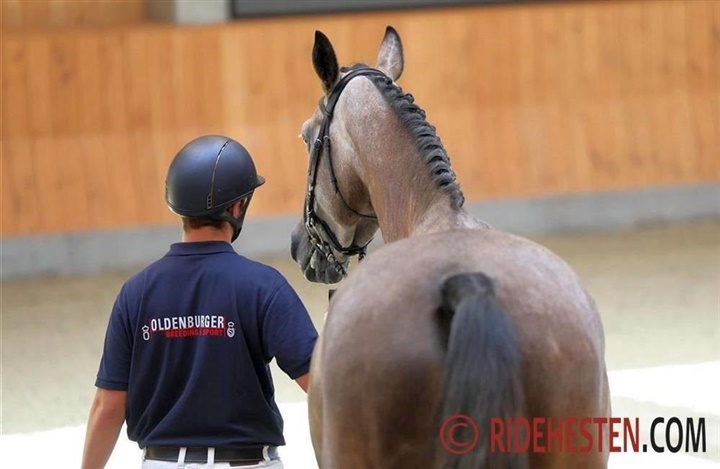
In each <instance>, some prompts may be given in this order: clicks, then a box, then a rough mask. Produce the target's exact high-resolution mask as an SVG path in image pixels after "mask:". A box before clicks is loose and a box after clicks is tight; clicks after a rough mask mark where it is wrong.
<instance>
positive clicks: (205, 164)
mask: <svg viewBox="0 0 720 469" xmlns="http://www.w3.org/2000/svg"><path fill="white" fill-rule="evenodd" d="M264 183H265V178H263V177H262V176H259V175H258V174H257V171H256V170H255V163H253V160H252V157H251V156H250V153H248V151H247V150H246V149H245V147H243V146H242V145H240V144H239V143H238V142H236V141H235V140H232V139H230V138H228V137H223V136H221V135H206V136H204V137H199V138H196V139H195V140H193V141H191V142H190V143H188V144H187V145H185V146H184V147H183V148H182V150H180V151H179V152H178V154H177V155H175V158H174V159H173V161H172V163H170V168H169V169H168V173H167V178H166V179H165V202H167V205H168V207H169V208H170V210H172V211H173V212H175V213H176V214H178V215H180V216H183V217H210V218H215V219H217V220H223V221H227V222H228V223H230V225H231V226H232V227H233V237H232V241H235V239H237V237H238V235H239V234H240V230H241V229H242V223H243V219H244V218H245V212H246V211H247V206H248V204H249V203H250V199H251V198H252V195H253V191H254V190H255V189H256V188H258V187H260V186H261V185H263V184H264ZM242 199H248V203H247V204H245V209H244V210H243V211H242V212H241V213H240V214H239V215H238V217H237V218H235V217H233V216H232V215H230V213H229V212H228V208H229V207H230V206H231V205H232V204H234V203H235V202H238V201H240V200H242Z"/></svg>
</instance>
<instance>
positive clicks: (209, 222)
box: [180, 217, 227, 232]
mask: <svg viewBox="0 0 720 469" xmlns="http://www.w3.org/2000/svg"><path fill="white" fill-rule="evenodd" d="M180 218H181V219H182V225H183V231H185V232H187V231H190V230H196V229H198V228H202V227H204V226H210V227H212V228H215V229H216V230H222V228H223V224H224V223H227V222H226V221H224V220H218V219H217V218H212V217H180Z"/></svg>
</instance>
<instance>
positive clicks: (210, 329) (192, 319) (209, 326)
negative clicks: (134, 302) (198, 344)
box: [141, 314, 235, 341]
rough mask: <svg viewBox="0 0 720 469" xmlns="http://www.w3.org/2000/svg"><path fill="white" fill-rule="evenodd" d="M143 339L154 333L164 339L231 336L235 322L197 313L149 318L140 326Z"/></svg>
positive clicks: (147, 338)
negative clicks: (147, 321) (146, 322)
mask: <svg viewBox="0 0 720 469" xmlns="http://www.w3.org/2000/svg"><path fill="white" fill-rule="evenodd" d="M141 329H142V338H143V340H146V341H147V340H150V339H151V338H152V337H154V336H155V334H162V336H163V337H165V338H166V339H182V338H186V337H202V336H209V337H224V336H225V335H227V336H228V337H233V336H234V335H235V324H234V323H232V322H229V323H228V322H227V321H225V316H216V315H208V314H198V315H193V316H171V317H164V318H154V319H151V320H150V322H149V323H148V324H145V325H143V326H142V328H141Z"/></svg>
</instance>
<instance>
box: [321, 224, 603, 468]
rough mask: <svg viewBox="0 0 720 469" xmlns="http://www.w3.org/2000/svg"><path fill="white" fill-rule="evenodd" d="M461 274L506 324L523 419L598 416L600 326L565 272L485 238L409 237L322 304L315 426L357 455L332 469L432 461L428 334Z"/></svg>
mask: <svg viewBox="0 0 720 469" xmlns="http://www.w3.org/2000/svg"><path fill="white" fill-rule="evenodd" d="M464 272H482V273H483V274H484V275H485V276H487V277H489V278H490V279H491V280H492V282H493V283H494V287H495V291H496V294H497V298H498V302H499V304H500V305H501V307H502V309H503V310H504V311H505V313H506V314H507V315H508V316H509V317H510V319H511V321H512V324H513V327H514V330H515V337H516V341H517V347H518V351H519V353H520V357H521V362H522V379H523V383H524V385H523V387H524V390H525V395H526V409H525V414H526V415H527V416H533V417H550V418H558V417H576V418H579V417H594V416H604V415H607V413H608V399H609V396H608V395H607V378H606V375H605V368H604V358H603V357H604V343H603V331H602V326H601V323H600V320H599V317H598V314H597V311H596V310H595V307H594V304H593V302H592V300H591V299H590V297H589V296H588V295H587V293H586V292H585V290H584V289H583V288H582V286H581V285H580V282H579V280H578V278H577V276H576V275H575V273H574V272H573V271H572V269H570V267H568V266H567V264H565V263H564V262H563V261H562V260H561V259H559V258H558V257H557V256H555V255H554V254H553V253H551V252H550V251H548V250H547V249H545V248H543V247H541V246H539V245H537V244H535V243H532V242H530V241H527V240H524V239H522V238H519V237H515V236H511V235H507V234H503V233H501V232H498V231H493V230H459V231H451V232H446V233H437V234H432V235H426V236H416V237H411V238H407V239H405V240H401V241H398V242H396V243H392V244H389V245H386V246H384V247H382V248H381V249H379V250H377V251H376V252H374V253H373V254H372V255H370V256H368V257H367V258H366V260H365V261H364V262H363V263H362V264H360V265H359V266H358V267H357V268H356V269H355V270H354V271H353V272H352V273H351V275H350V276H349V277H348V278H347V280H346V281H345V282H344V284H343V285H342V287H341V288H340V289H339V290H338V292H337V294H336V295H335V297H334V298H333V301H332V303H331V307H330V311H329V314H328V320H327V322H326V326H325V330H324V333H323V339H322V342H323V346H322V350H321V351H320V353H319V354H318V355H319V356H316V357H315V358H314V360H319V361H320V363H319V364H318V366H321V367H322V374H321V376H320V377H319V378H318V380H319V381H318V384H317V386H318V387H319V388H320V389H321V393H322V401H323V402H322V409H323V420H324V422H325V424H324V425H323V427H324V428H325V429H326V430H328V429H330V434H329V435H327V434H326V435H325V436H324V441H325V442H327V443H328V444H329V445H330V446H332V447H334V448H335V449H338V450H340V451H341V453H342V454H346V455H349V454H355V455H357V454H364V456H356V457H359V458H361V459H363V458H364V459H363V460H362V461H358V462H357V464H356V465H354V464H353V463H348V461H343V465H342V467H348V468H352V467H368V466H372V467H386V466H387V467H397V465H400V466H408V467H409V465H412V464H413V463H414V462H415V461H417V462H418V463H420V465H423V464H422V463H423V461H425V462H426V461H428V460H429V459H428V458H432V454H433V450H432V449H433V448H436V446H437V444H438V443H437V434H438V430H439V428H438V423H439V421H438V417H442V416H438V413H439V396H440V394H441V392H442V389H441V388H442V379H443V369H444V360H445V351H446V340H447V337H446V336H444V334H445V333H444V332H443V331H442V328H441V327H439V314H438V309H439V305H440V302H441V298H440V295H441V286H442V284H443V282H444V281H445V280H446V279H448V278H449V277H451V276H453V275H455V274H458V273H464ZM478 359H479V360H480V359H482V357H478ZM320 380H321V382H320ZM311 405H312V404H311ZM363 448H365V449H367V448H374V450H373V451H362V449H363ZM424 451H425V452H424ZM333 452H334V451H333ZM391 455H392V456H391ZM575 457H577V458H579V459H578V460H574V459H572V458H575ZM588 457H592V456H588V455H575V456H572V455H567V456H565V455H560V454H557V455H541V456H538V457H537V458H536V457H531V462H532V464H533V467H555V466H556V465H558V464H559V463H557V461H559V460H564V461H563V462H562V464H568V465H569V467H570V466H577V467H579V466H584V467H601V466H603V465H604V463H605V462H604V461H605V458H604V456H602V455H599V456H596V461H591V460H588V459H587V458H588ZM377 458H380V460H378V459H377ZM413 458H414V459H413ZM583 458H584V459H583ZM418 467H419V466H418Z"/></svg>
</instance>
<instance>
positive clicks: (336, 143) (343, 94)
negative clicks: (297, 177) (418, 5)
mask: <svg viewBox="0 0 720 469" xmlns="http://www.w3.org/2000/svg"><path fill="white" fill-rule="evenodd" d="M312 62H313V67H314V68H315V72H316V73H317V75H318V77H319V78H320V82H321V85H322V89H323V91H324V96H323V97H322V98H321V100H320V104H319V106H318V107H317V108H316V109H315V112H314V113H313V115H312V116H311V117H310V119H308V120H307V121H305V123H304V124H303V125H302V129H301V133H300V135H301V137H302V139H303V140H304V141H305V143H306V145H307V150H308V153H309V172H308V187H307V195H306V200H305V207H304V213H303V220H302V221H301V222H300V223H299V224H298V226H297V228H296V229H295V230H294V231H293V233H292V235H291V253H292V257H293V259H294V260H295V261H296V262H297V263H298V264H299V265H300V268H301V269H302V271H303V274H304V275H305V277H306V278H307V279H308V280H310V281H312V282H320V283H337V282H339V281H340V280H341V279H342V277H343V276H344V274H345V272H346V269H347V266H348V264H349V262H350V258H351V257H352V256H353V255H363V254H364V251H365V248H366V246H367V245H368V244H369V243H370V241H371V240H372V238H373V236H374V235H375V233H376V231H377V230H378V220H377V217H376V215H375V210H374V208H373V204H372V201H371V199H370V195H369V191H368V186H367V181H365V180H364V177H363V176H364V171H363V166H362V159H361V158H360V155H359V154H358V151H359V150H358V145H357V144H356V142H357V138H360V136H361V135H362V138H364V139H368V138H373V135H372V133H373V130H372V128H370V129H368V128H367V126H365V127H364V129H363V130H364V131H363V132H360V131H359V130H360V129H359V127H360V126H362V124H363V122H362V121H361V120H360V119H358V118H353V117H357V116H358V115H359V114H362V115H363V116H367V115H368V114H372V111H374V110H373V109H368V107H372V106H375V104H374V103H375V102H378V101H373V100H372V99H368V97H369V93H371V92H373V91H374V89H373V86H372V84H371V83H370V82H369V81H368V80H362V79H361V80H353V81H351V80H352V79H353V78H354V77H356V76H361V75H371V74H374V75H376V76H377V75H380V74H381V73H380V72H382V73H383V74H385V75H386V76H387V77H388V79H391V80H393V81H394V80H397V79H398V78H399V77H400V74H401V73H402V70H403V51H402V43H401V41H400V37H399V36H398V34H397V32H396V31H395V30H394V29H393V28H392V27H388V28H387V30H386V32H385V36H384V38H383V40H382V43H381V44H380V50H379V53H378V59H377V65H376V66H375V69H370V68H368V67H360V66H355V67H343V68H340V67H339V66H338V61H337V58H336V56H335V51H334V50H333V47H332V44H330V41H329V40H328V38H327V37H326V36H325V35H324V34H323V33H321V32H319V31H317V32H316V33H315V45H314V47H313V53H312ZM378 71H379V72H378ZM375 94H377V93H375ZM377 107H378V109H377V112H387V109H386V106H384V107H381V106H380V105H379V104H378V105H377ZM369 111H370V112H369ZM375 137H377V136H375Z"/></svg>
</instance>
